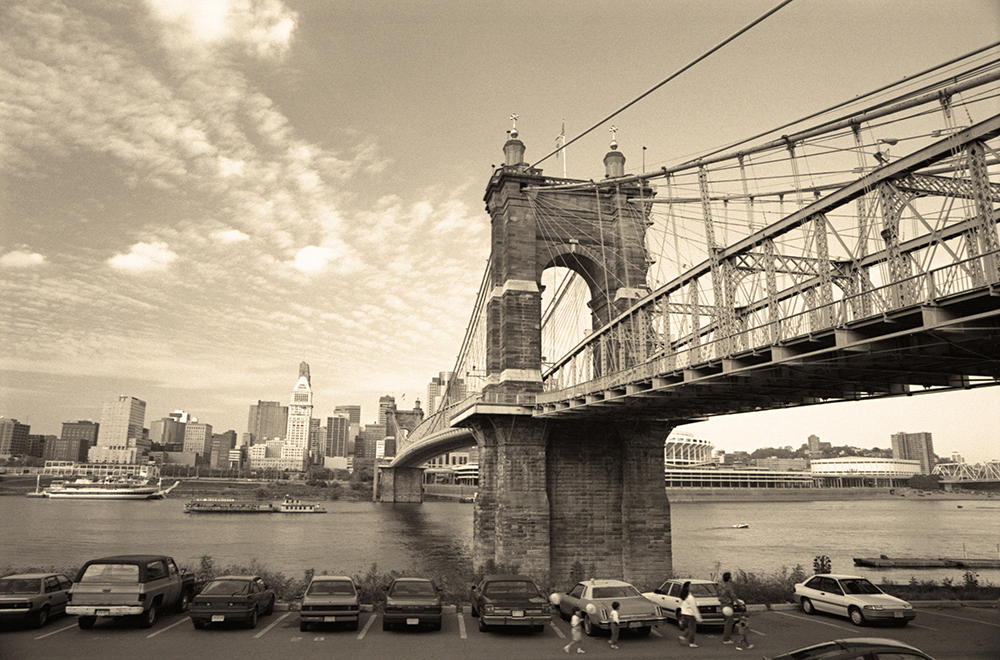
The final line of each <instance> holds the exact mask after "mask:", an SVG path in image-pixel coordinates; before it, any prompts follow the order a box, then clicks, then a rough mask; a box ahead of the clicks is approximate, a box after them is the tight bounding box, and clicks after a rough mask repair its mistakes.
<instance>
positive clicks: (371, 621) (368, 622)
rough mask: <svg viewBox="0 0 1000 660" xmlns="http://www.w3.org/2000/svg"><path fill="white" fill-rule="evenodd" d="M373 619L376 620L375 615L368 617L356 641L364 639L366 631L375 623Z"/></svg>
mask: <svg viewBox="0 0 1000 660" xmlns="http://www.w3.org/2000/svg"><path fill="white" fill-rule="evenodd" d="M375 618H376V615H375V614H372V615H371V616H370V617H368V620H367V621H365V627H364V628H363V629H362V630H361V632H359V633H358V639H364V638H365V635H366V634H367V633H368V629H369V628H371V627H372V624H373V623H375Z"/></svg>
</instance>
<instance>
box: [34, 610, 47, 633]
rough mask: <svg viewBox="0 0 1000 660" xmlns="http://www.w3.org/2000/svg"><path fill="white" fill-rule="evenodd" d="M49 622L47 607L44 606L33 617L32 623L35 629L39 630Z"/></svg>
mask: <svg viewBox="0 0 1000 660" xmlns="http://www.w3.org/2000/svg"><path fill="white" fill-rule="evenodd" d="M48 620H49V606H48V605H45V606H44V607H42V609H40V610H38V614H36V615H35V620H34V621H32V623H33V624H34V625H35V627H36V628H41V627H42V626H44V625H45V624H46V623H47V622H48Z"/></svg>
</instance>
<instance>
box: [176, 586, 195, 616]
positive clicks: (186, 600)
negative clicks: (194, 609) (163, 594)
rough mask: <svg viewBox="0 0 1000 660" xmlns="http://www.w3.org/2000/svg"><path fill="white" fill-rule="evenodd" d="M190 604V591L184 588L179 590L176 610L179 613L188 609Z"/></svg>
mask: <svg viewBox="0 0 1000 660" xmlns="http://www.w3.org/2000/svg"><path fill="white" fill-rule="evenodd" d="M190 605H191V592H190V591H187V590H184V591H182V592H181V597H180V598H178V599H177V607H175V608H174V609H175V610H177V612H179V613H180V614H183V613H184V612H187V611H188V607H189V606H190Z"/></svg>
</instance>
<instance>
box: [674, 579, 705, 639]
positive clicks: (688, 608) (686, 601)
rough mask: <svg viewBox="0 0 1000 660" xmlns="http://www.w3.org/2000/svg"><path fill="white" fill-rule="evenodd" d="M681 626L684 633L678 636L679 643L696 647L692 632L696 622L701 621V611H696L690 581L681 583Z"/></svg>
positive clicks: (696, 606)
mask: <svg viewBox="0 0 1000 660" xmlns="http://www.w3.org/2000/svg"><path fill="white" fill-rule="evenodd" d="M679 596H680V599H681V627H682V628H683V629H684V634H683V635H681V636H680V640H681V644H685V643H686V644H687V645H688V646H690V647H691V648H693V649H696V648H698V645H697V644H695V643H694V634H695V631H697V629H698V622H699V621H701V612H699V611H698V601H697V600H695V598H694V595H693V594H692V593H691V583H690V582H685V583H684V584H683V585H681V593H680V594H679Z"/></svg>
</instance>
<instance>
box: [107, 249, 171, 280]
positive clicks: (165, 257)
mask: <svg viewBox="0 0 1000 660" xmlns="http://www.w3.org/2000/svg"><path fill="white" fill-rule="evenodd" d="M176 258H177V255H176V254H175V253H174V252H173V251H171V249H170V247H169V246H168V245H167V244H166V243H161V242H156V243H136V244H135V245H133V246H132V249H131V250H129V252H128V254H118V255H115V256H113V257H111V258H110V259H108V265H109V266H111V267H112V268H114V269H116V270H122V271H127V272H130V273H155V272H162V271H164V270H166V269H167V267H169V266H170V264H171V263H172V262H173V261H174V260H175V259H176Z"/></svg>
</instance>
